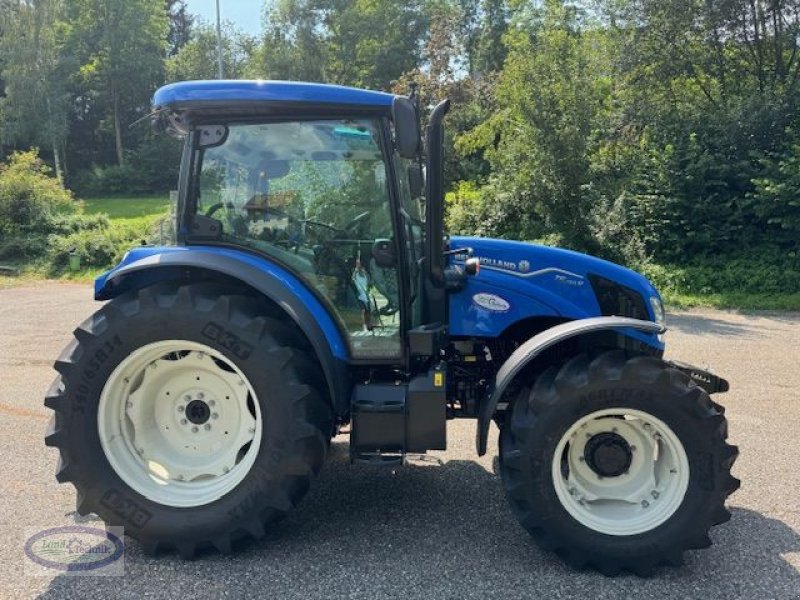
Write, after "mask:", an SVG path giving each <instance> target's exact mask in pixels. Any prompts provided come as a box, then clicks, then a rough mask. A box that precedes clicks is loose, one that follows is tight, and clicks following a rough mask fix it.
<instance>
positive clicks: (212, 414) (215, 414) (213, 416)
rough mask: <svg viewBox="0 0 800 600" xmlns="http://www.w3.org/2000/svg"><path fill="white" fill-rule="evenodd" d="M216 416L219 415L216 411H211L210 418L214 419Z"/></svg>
mask: <svg viewBox="0 0 800 600" xmlns="http://www.w3.org/2000/svg"><path fill="white" fill-rule="evenodd" d="M217 417H219V415H218V414H217V413H211V418H212V419H216V418H217Z"/></svg>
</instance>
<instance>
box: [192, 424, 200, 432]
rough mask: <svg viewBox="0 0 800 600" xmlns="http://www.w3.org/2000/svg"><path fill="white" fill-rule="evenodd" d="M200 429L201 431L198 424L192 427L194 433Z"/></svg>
mask: <svg viewBox="0 0 800 600" xmlns="http://www.w3.org/2000/svg"><path fill="white" fill-rule="evenodd" d="M198 431H200V430H199V429H197V425H195V426H194V427H192V433H197V432H198Z"/></svg>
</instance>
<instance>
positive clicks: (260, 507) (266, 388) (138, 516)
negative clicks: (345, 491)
mask: <svg viewBox="0 0 800 600" xmlns="http://www.w3.org/2000/svg"><path fill="white" fill-rule="evenodd" d="M276 310H277V309H276V308H275V307H273V306H271V305H270V304H269V303H268V302H267V301H266V300H264V299H262V298H256V297H251V296H248V295H245V294H243V293H229V292H225V291H223V290H222V289H220V288H219V287H217V286H214V285H211V284H191V285H184V286H180V287H178V286H172V285H158V286H154V287H149V288H145V289H142V290H140V291H138V292H133V293H129V294H126V295H123V296H120V297H119V298H117V299H115V300H112V301H111V302H109V303H108V304H106V305H105V306H104V307H103V308H101V309H100V310H99V311H98V312H97V313H95V314H94V315H93V316H92V317H90V318H89V319H87V320H86V321H85V322H84V323H83V324H81V325H80V326H79V327H78V328H77V329H76V330H75V339H74V340H73V342H72V343H71V344H70V345H69V346H68V347H67V348H66V349H65V350H64V352H63V353H62V356H61V357H60V358H59V360H58V361H57V362H56V364H55V368H56V370H57V371H58V372H59V376H58V377H57V378H56V380H55V381H54V383H53V385H52V387H51V389H50V392H49V393H48V396H47V398H46V399H45V405H46V406H48V407H49V408H51V409H53V411H54V415H53V418H52V419H51V423H50V428H49V432H48V435H47V437H46V440H45V441H46V443H47V445H49V446H55V447H57V448H58V449H59V455H60V456H59V466H58V470H57V473H56V477H57V479H58V481H59V482H61V483H64V482H71V483H72V484H73V485H74V486H75V488H76V491H77V498H78V500H77V509H78V512H79V513H80V514H87V513H90V512H94V513H97V514H98V515H99V516H100V517H101V518H102V519H103V520H104V521H105V522H106V523H108V524H111V525H122V526H124V527H125V533H126V534H128V535H130V536H131V537H133V538H135V539H138V540H139V541H140V542H141V544H142V547H143V549H144V551H145V552H147V553H155V552H158V551H160V550H177V551H178V552H179V553H180V554H181V555H182V556H184V557H187V558H189V557H192V556H193V555H194V554H195V553H196V552H197V551H198V550H202V549H205V548H210V547H213V548H216V549H217V550H219V551H221V552H223V553H227V552H230V551H231V546H232V543H233V542H235V541H236V540H238V539H240V538H243V537H246V536H247V535H249V536H251V537H254V538H260V537H262V536H263V535H264V533H265V528H266V527H267V526H269V525H270V524H271V523H273V522H275V521H276V520H278V519H279V518H281V517H282V516H283V515H284V514H285V513H286V512H287V511H288V510H290V509H291V508H292V507H293V506H295V505H296V504H297V503H298V502H299V501H300V499H301V498H302V497H303V496H304V495H305V493H306V491H307V490H308V488H309V485H310V481H311V479H312V478H313V477H314V476H315V475H316V474H317V472H318V471H319V469H320V467H321V466H322V463H323V461H324V459H325V455H326V452H327V448H328V442H329V440H330V435H331V432H332V413H331V410H330V406H329V402H328V399H327V393H326V391H325V384H324V381H322V378H321V376H320V369H319V368H318V365H317V364H316V362H315V359H314V355H313V352H312V351H311V350H310V348H309V347H308V344H307V343H306V341H305V338H304V337H303V336H302V334H301V333H300V332H299V331H298V330H297V329H296V328H295V327H293V326H291V324H287V322H286V319H285V318H283V319H281V318H280V316H281V315H280V313H279V312H276Z"/></svg>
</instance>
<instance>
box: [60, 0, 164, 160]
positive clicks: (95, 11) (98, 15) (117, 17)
mask: <svg viewBox="0 0 800 600" xmlns="http://www.w3.org/2000/svg"><path fill="white" fill-rule="evenodd" d="M70 19H71V21H72V23H73V24H74V27H73V35H72V41H73V49H74V51H75V52H76V54H77V56H79V57H80V61H81V67H80V75H81V78H82V82H83V85H84V86H86V87H87V88H88V89H89V90H91V91H92V96H93V98H94V100H95V102H102V103H103V104H104V106H105V112H106V114H110V118H111V120H112V127H113V132H114V148H115V153H116V159H117V163H118V164H119V165H122V164H123V163H124V161H125V153H124V149H125V147H124V140H123V122H124V120H125V118H126V117H128V116H132V117H134V118H135V117H136V116H138V115H139V114H141V113H142V112H143V110H145V107H146V106H147V100H148V97H149V95H150V93H151V92H152V90H153V89H154V88H155V87H156V86H158V85H159V84H160V83H161V82H162V81H163V61H164V57H165V55H166V52H167V33H168V31H169V16H168V14H167V11H166V7H165V6H164V4H162V3H159V2H152V1H151V0H76V1H75V2H71V3H70ZM131 113H133V114H131ZM134 118H131V119H130V120H131V121H132V120H134Z"/></svg>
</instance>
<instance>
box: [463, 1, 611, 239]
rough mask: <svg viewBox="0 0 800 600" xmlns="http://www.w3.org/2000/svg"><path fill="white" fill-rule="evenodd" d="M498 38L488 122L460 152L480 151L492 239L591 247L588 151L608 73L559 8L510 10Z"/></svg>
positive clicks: (553, 4) (593, 39)
mask: <svg viewBox="0 0 800 600" xmlns="http://www.w3.org/2000/svg"><path fill="white" fill-rule="evenodd" d="M514 18H515V24H514V26H512V28H510V29H509V32H508V33H507V34H506V37H505V40H506V42H505V43H506V45H507V47H508V56H507V57H506V59H505V66H504V68H503V71H502V73H501V74H500V77H499V81H498V85H497V90H496V94H495V102H496V107H495V110H494V113H493V114H492V115H491V116H490V117H489V119H488V120H486V121H485V122H483V123H481V124H480V125H478V126H477V127H476V128H475V129H473V130H472V131H471V132H469V133H467V134H466V135H464V136H462V137H461V138H460V139H459V140H458V142H457V146H458V148H459V149H460V150H461V151H462V152H474V151H475V150H483V151H484V152H485V156H486V157H487V159H488V160H489V163H490V164H491V167H492V170H493V173H492V176H491V178H490V192H491V196H490V197H493V198H494V200H489V201H490V202H494V205H493V208H494V209H496V210H495V213H496V219H497V221H498V229H499V233H502V234H506V235H509V236H513V237H516V238H521V239H530V238H536V237H541V236H542V235H545V234H548V233H558V234H561V235H562V236H563V237H564V241H565V243H566V244H567V245H569V246H572V247H575V248H579V249H590V248H591V247H592V245H593V242H592V236H591V232H590V228H589V226H588V224H589V218H588V215H589V213H590V210H591V203H590V201H589V197H588V196H587V194H585V193H584V190H585V187H586V186H587V184H589V182H590V171H589V165H590V162H589V153H590V150H591V144H592V133H593V130H594V127H595V122H596V118H597V116H598V114H599V108H600V107H601V106H602V104H603V101H604V98H605V95H606V93H607V88H608V84H607V81H606V78H604V77H598V75H597V74H598V73H604V72H608V69H609V65H608V64H606V62H605V58H604V53H603V47H602V39H601V38H598V37H597V36H592V35H586V34H584V33H583V32H582V29H581V26H580V25H581V23H580V19H579V14H578V13H577V12H576V10H575V9H574V7H571V6H569V5H567V4H565V3H563V2H562V1H560V0H546V1H545V3H544V6H543V8H542V9H541V11H540V10H538V9H530V8H526V9H524V10H520V11H519V12H518V13H517V14H516V15H515V17H514Z"/></svg>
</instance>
